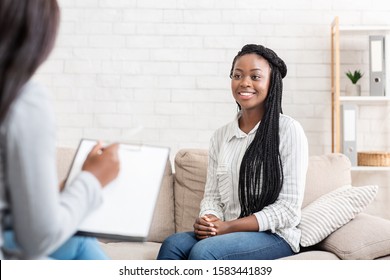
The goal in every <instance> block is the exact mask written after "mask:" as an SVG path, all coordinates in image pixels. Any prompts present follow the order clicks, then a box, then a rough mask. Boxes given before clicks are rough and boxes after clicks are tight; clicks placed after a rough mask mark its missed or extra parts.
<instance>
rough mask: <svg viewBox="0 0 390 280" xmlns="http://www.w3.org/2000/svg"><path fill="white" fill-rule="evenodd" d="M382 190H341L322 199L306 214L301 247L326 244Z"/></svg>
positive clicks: (373, 188)
mask: <svg viewBox="0 0 390 280" xmlns="http://www.w3.org/2000/svg"><path fill="white" fill-rule="evenodd" d="M377 191H378V186H374V185H371V186H363V187H352V186H350V185H348V186H343V187H340V188H338V189H336V190H334V191H332V192H330V193H327V194H325V195H323V196H321V197H320V198H319V199H317V200H315V201H314V202H312V203H311V204H309V205H308V206H307V207H305V208H304V209H303V210H302V218H301V222H300V224H299V225H298V228H299V229H300V230H301V232H302V236H301V242H300V243H301V246H303V247H308V246H312V245H314V244H317V243H318V242H320V241H322V240H323V239H324V238H326V237H327V236H328V235H329V234H331V233H332V232H333V231H335V230H337V229H338V228H340V227H342V226H343V225H345V224H346V223H348V222H349V221H350V220H351V219H353V218H354V217H355V216H356V215H357V214H358V213H360V212H361V211H362V210H363V209H364V208H365V207H366V206H367V205H368V204H369V203H371V202H372V201H373V199H374V198H375V195H376V193H377Z"/></svg>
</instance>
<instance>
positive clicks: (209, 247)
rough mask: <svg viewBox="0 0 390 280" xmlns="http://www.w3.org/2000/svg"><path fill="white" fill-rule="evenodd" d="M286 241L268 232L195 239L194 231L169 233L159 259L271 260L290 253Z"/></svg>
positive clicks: (291, 253) (240, 233) (291, 252)
mask: <svg viewBox="0 0 390 280" xmlns="http://www.w3.org/2000/svg"><path fill="white" fill-rule="evenodd" d="M293 254H294V252H293V251H292V249H291V247H290V246H289V245H288V243H287V242H286V241H285V240H284V239H283V238H281V237H280V236H278V235H277V234H273V233H271V232H268V231H265V232H234V233H229V234H224V235H217V236H214V237H209V238H206V239H203V240H198V239H196V237H195V234H194V233H193V232H181V233H176V234H173V235H171V236H169V237H168V238H167V239H166V240H165V241H164V242H163V244H162V246H161V248H160V252H159V253H158V256H157V259H158V260H186V259H188V260H272V259H278V258H282V257H286V256H291V255H293Z"/></svg>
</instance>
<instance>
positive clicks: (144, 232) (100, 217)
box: [65, 139, 169, 241]
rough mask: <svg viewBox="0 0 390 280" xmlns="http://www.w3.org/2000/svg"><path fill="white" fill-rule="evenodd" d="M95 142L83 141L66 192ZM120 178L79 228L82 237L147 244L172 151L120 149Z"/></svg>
mask: <svg viewBox="0 0 390 280" xmlns="http://www.w3.org/2000/svg"><path fill="white" fill-rule="evenodd" d="M96 143H97V141H96V140H87V139H82V140H81V142H80V145H79V148H78V150H77V153H76V155H75V157H74V159H73V164H72V166H71V169H70V171H69V175H68V178H67V180H66V185H65V188H66V186H67V185H68V184H70V183H71V182H72V179H73V178H74V177H75V176H77V174H78V173H79V172H80V171H81V167H82V165H83V163H84V160H85V159H86V157H87V155H88V153H89V152H90V151H91V149H92V147H93V146H94V145H96ZM118 153H119V160H120V171H119V175H118V177H117V178H116V179H115V180H114V181H113V182H111V183H110V184H109V185H107V186H106V187H105V188H104V189H103V203H102V205H101V206H100V207H99V208H98V209H96V210H94V211H93V212H91V213H90V214H89V215H88V216H87V217H86V219H85V220H84V221H83V222H82V224H81V226H80V227H79V232H78V233H79V234H83V235H89V236H96V237H105V238H113V239H121V240H127V241H146V238H147V236H148V233H149V229H150V226H151V222H152V218H153V213H154V208H155V204H156V201H157V197H158V194H159V191H160V186H161V182H162V178H163V175H164V170H165V166H166V163H167V160H168V157H169V148H167V147H155V146H147V145H131V144H120V145H119V150H118Z"/></svg>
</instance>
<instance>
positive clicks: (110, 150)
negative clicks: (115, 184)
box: [82, 142, 120, 187]
mask: <svg viewBox="0 0 390 280" xmlns="http://www.w3.org/2000/svg"><path fill="white" fill-rule="evenodd" d="M118 148H119V144H111V145H109V146H107V147H104V148H103V145H102V143H101V142H99V143H98V144H96V145H95V146H94V147H93V148H92V150H91V151H90V152H89V154H88V156H87V159H86V160H85V162H84V164H83V167H82V170H84V171H89V172H91V173H92V174H93V175H95V177H96V178H97V179H98V180H99V182H100V184H101V185H102V187H105V186H106V185H107V184H108V183H110V182H111V181H113V180H114V179H115V178H116V177H117V176H118V173H119V165H120V164H119V156H118Z"/></svg>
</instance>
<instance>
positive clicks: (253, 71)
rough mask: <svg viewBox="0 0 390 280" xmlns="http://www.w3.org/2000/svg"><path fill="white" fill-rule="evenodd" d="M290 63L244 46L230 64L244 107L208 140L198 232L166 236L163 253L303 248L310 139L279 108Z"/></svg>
mask: <svg viewBox="0 0 390 280" xmlns="http://www.w3.org/2000/svg"><path fill="white" fill-rule="evenodd" d="M286 74H287V67H286V65H285V63H284V62H283V60H282V59H280V58H279V57H278V56H277V55H276V53H275V52H273V51H272V50H270V49H268V48H265V47H263V46H261V45H245V46H244V47H243V48H242V49H241V50H240V51H239V52H238V54H237V55H236V57H235V58H234V60H233V64H232V68H231V70H230V78H231V79H232V80H231V89H232V94H233V96H234V98H235V100H236V103H237V104H238V107H239V112H238V114H237V116H236V118H235V120H234V121H233V122H231V123H229V124H227V125H225V126H223V127H221V128H219V129H218V130H217V131H216V132H215V133H214V135H213V137H212V138H211V141H210V149H209V165H208V172H207V174H208V175H207V181H206V186H205V193H204V197H203V200H202V202H201V205H200V206H201V207H200V208H201V209H200V213H199V217H198V218H197V219H196V220H195V223H194V231H193V232H184V233H177V234H175V235H172V236H170V237H168V238H167V239H166V240H165V241H164V243H163V245H162V246H161V249H160V252H159V255H158V259H276V258H281V257H286V256H290V255H292V254H294V253H297V252H299V241H300V237H301V233H300V231H299V230H298V229H297V225H298V224H299V222H300V219H301V212H300V209H301V205H302V201H303V194H304V186H305V180H306V171H307V165H308V144H307V139H306V136H305V133H304V131H303V129H302V127H301V125H300V124H299V123H298V122H297V121H295V120H294V119H292V118H290V117H288V116H286V115H283V114H282V107H281V103H282V93H283V83H282V79H283V78H284V77H285V76H286Z"/></svg>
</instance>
